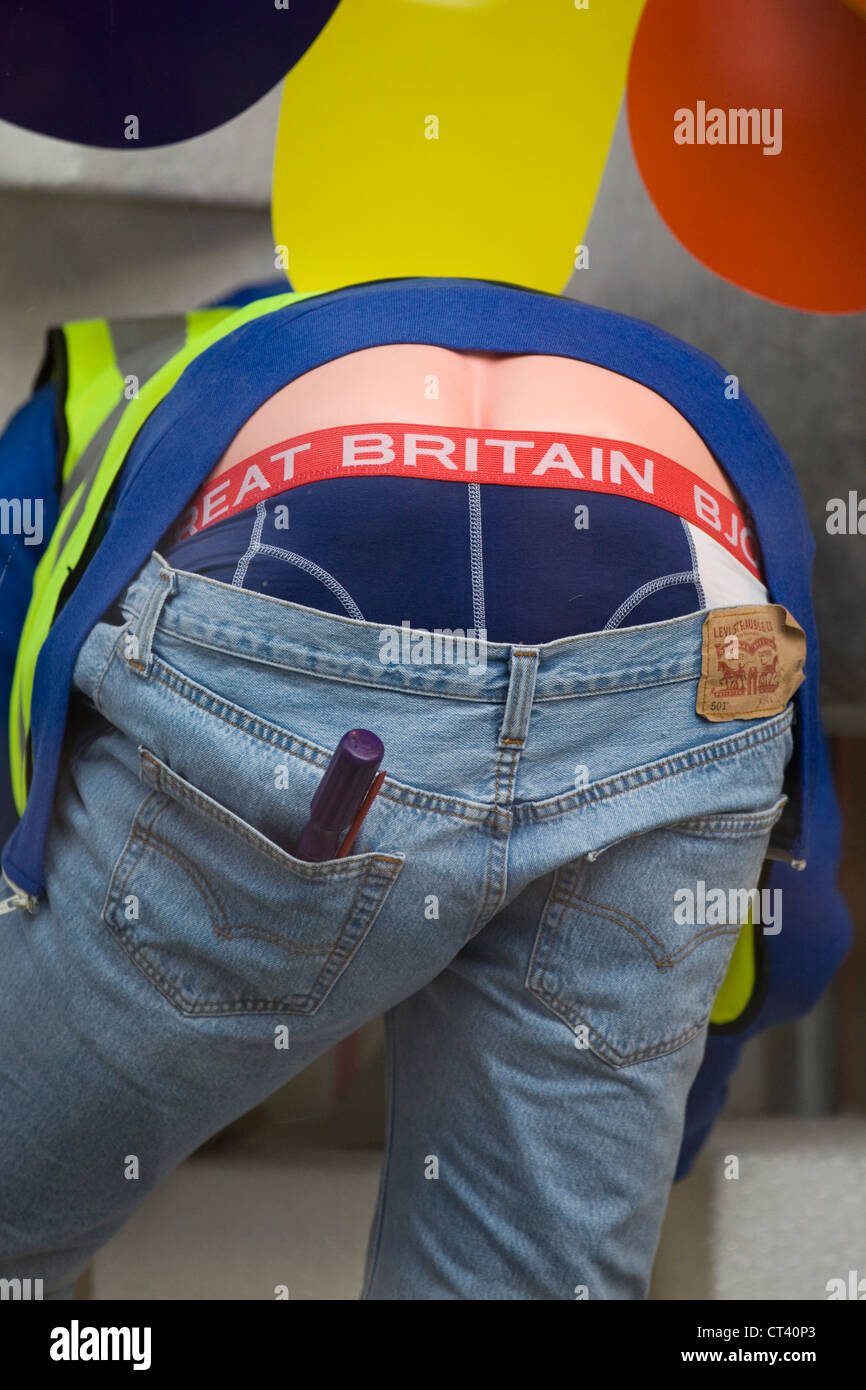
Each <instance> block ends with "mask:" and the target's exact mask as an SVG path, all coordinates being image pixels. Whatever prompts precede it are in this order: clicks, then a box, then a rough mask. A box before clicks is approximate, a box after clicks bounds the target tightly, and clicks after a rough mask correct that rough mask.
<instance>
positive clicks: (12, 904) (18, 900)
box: [0, 872, 39, 917]
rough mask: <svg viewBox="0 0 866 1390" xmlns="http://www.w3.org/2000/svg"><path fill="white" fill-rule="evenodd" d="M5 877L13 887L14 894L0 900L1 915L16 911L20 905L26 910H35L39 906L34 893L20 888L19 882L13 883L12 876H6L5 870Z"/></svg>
mask: <svg viewBox="0 0 866 1390" xmlns="http://www.w3.org/2000/svg"><path fill="white" fill-rule="evenodd" d="M3 878H4V880H5V882H6V883H7V884H8V886H9V887H10V888H11V889H12V895H11V897H8V898H3V900H2V901H0V917H2V915H3V913H4V912H14V911H15V909H16V908H19V907H20V908H23V909H24V911H25V912H30V913H33V912H35V911H36V909H37V907H38V906H39V901H38V899H37V898H34V897H33V894H32V893H25V892H24V889H23V888H19V887H18V885H17V883H13V882H12V880H11V879H10V878H7V877H6V874H5V872H4V873H3Z"/></svg>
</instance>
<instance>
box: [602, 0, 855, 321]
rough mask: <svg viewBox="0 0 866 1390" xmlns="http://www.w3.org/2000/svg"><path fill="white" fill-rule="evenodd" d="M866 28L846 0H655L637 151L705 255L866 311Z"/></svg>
mask: <svg viewBox="0 0 866 1390" xmlns="http://www.w3.org/2000/svg"><path fill="white" fill-rule="evenodd" d="M864 90H866V25H864V23H863V21H862V19H860V18H859V17H858V15H857V14H856V13H855V12H854V11H853V10H852V9H850V8H848V7H847V6H846V5H845V4H843V3H842V0H726V3H725V4H724V5H719V4H713V3H710V0H699V3H696V2H695V0H647V5H646V8H645V10H644V12H643V15H642V17H641V21H640V25H639V26H638V31H637V35H636V37H635V43H634V47H633V49H632V56H631V64H630V69H629V77H628V86H627V105H628V119H629V127H630V130H631V138H632V144H633V147H634V152H635V159H636V161H637V165H638V168H639V170H640V173H641V177H642V178H643V181H644V183H645V185H646V187H647V191H648V192H649V195H650V197H651V198H652V200H653V202H654V204H655V206H656V208H657V210H658V212H659V214H660V216H661V217H662V218H663V219H664V221H665V222H666V223H667V225H668V227H669V228H670V230H671V231H672V232H673V234H674V236H676V237H677V238H678V240H679V241H681V242H682V243H683V245H684V246H685V247H686V248H687V249H688V250H689V251H690V252H691V253H692V255H693V256H695V257H697V259H698V260H699V261H701V262H703V264H704V265H706V266H708V267H709V269H710V270H713V271H715V273H716V274H717V275H721V276H723V277H724V278H725V279H726V280H730V281H732V282H733V283H734V284H735V285H739V286H740V287H741V288H743V289H746V290H750V291H751V292H752V293H753V294H757V295H761V296H762V297H763V298H765V299H770V300H773V301H775V302H776V303H778V304H785V305H788V306H790V307H792V308H796V309H806V310H810V311H812V312H814V313H827V314H840V313H851V312H854V311H856V310H862V309H864V308H866V256H864V254H863V239H864V227H866V149H864V141H866V119H864V113H866V101H864Z"/></svg>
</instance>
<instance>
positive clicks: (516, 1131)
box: [0, 552, 792, 1300]
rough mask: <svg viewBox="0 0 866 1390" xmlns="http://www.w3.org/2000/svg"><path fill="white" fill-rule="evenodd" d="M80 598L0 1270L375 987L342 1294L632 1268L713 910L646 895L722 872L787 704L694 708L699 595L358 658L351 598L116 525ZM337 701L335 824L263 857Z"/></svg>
mask: <svg viewBox="0 0 866 1390" xmlns="http://www.w3.org/2000/svg"><path fill="white" fill-rule="evenodd" d="M112 615H113V620H111V619H110V618H109V617H108V616H107V615H104V619H103V621H102V622H100V623H98V624H97V625H96V627H95V628H94V629H93V630H92V632H91V633H90V635H89V637H88V638H87V640H86V642H85V643H84V645H83V647H82V649H81V651H80V654H79V657H78V661H77V665H76V669H75V686H76V691H77V694H76V700H77V702H78V705H79V707H80V709H81V710H83V711H84V712H85V716H86V719H87V720H88V721H89V722H88V723H87V726H86V729H85V732H84V734H83V735H82V734H80V733H79V734H78V736H77V737H76V738H74V739H73V738H70V739H69V743H68V747H67V753H66V756H65V758H64V764H63V769H62V773H61V779H60V783H59V786H58V791H57V796H56V800H55V807H54V813H53V819H52V824H51V828H50V833H49V840H48V847H47V860H46V870H47V893H46V896H45V898H43V899H42V901H41V902H40V904H39V906H38V908H37V910H36V912H35V913H34V914H33V915H29V914H28V913H26V912H23V911H16V912H13V913H11V914H9V915H8V916H6V917H5V918H4V919H3V924H2V928H0V958H2V971H0V1005H2V1026H0V1111H2V1126H0V1276H3V1277H7V1278H12V1277H20V1278H27V1277H30V1278H42V1279H43V1280H44V1289H45V1296H46V1297H53V1298H64V1297H68V1296H69V1295H70V1293H71V1290H72V1287H73V1284H74V1281H75V1278H76V1277H77V1275H78V1274H79V1272H80V1271H81V1270H82V1269H83V1268H84V1266H85V1265H86V1263H87V1261H88V1260H89V1258H90V1257H91V1256H92V1255H93V1253H94V1252H95V1251H96V1250H97V1249H98V1248H99V1247H100V1246H101V1245H102V1244H103V1243H105V1242H106V1241H107V1240H108V1239H109V1238H110V1237H111V1236H112V1235H113V1233H114V1232H115V1231H116V1230H117V1229H118V1227H119V1226H120V1225H121V1224H122V1223H123V1222H124V1220H125V1219H126V1218H127V1217H128V1216H129V1215H130V1214H131V1212H132V1211H133V1210H134V1209H135V1207H136V1206H137V1205H138V1204H139V1203H140V1202H141V1200H142V1199H143V1197H144V1196H145V1194H146V1193H148V1192H149V1191H151V1190H152V1189H153V1188H154V1187H155V1186H156V1185H157V1184H159V1183H160V1181H161V1180H162V1179H164V1178H165V1177H166V1175H167V1174H168V1173H170V1172H171V1171H172V1169H174V1168H175V1167H176V1166H177V1165H178V1164H179V1163H180V1162H181V1161H182V1160H183V1159H184V1157H185V1156H186V1155H188V1154H189V1153H190V1152H191V1151H193V1150H194V1149H195V1148H197V1147H198V1146H199V1145H200V1144H201V1143H203V1141H204V1140H205V1139H207V1138H208V1137H209V1136H210V1135H212V1134H214V1133H215V1132H216V1131H218V1130H219V1129H221V1128H222V1127H224V1126H225V1125H226V1124H227V1123H229V1122H230V1121H231V1120H233V1119H234V1118H236V1117H237V1116H239V1115H240V1114H242V1113H243V1112H245V1111H246V1110H248V1109H250V1108H251V1107H253V1106H255V1105H256V1104H257V1103H259V1102H261V1101H262V1100H263V1099H264V1098H265V1097H267V1096H268V1095H269V1094H271V1093H272V1092H273V1091H274V1090H275V1089H276V1088H277V1087H279V1086H281V1085H282V1084H283V1083H285V1082H286V1081H287V1080H288V1079H289V1078H290V1077H291V1076H293V1075H294V1074H296V1073H297V1072H299V1071H300V1070H302V1069H303V1068H304V1067H305V1066H307V1065H308V1064H309V1063H310V1062H311V1061H312V1060H313V1059H314V1058H316V1057H317V1056H318V1055H320V1054H321V1053H322V1052H323V1051H325V1050H326V1049H328V1048H330V1047H332V1046H333V1045H334V1044H335V1043H337V1042H338V1041H339V1040H340V1039H341V1038H344V1037H345V1036H346V1035H347V1034H349V1033H351V1032H352V1031H354V1030H355V1029H356V1028H358V1027H359V1026H360V1025H361V1024H363V1023H364V1022H365V1021H367V1020H369V1019H372V1018H374V1017H376V1016H377V1015H379V1014H383V1013H384V1015H385V1022H386V1040H387V1084H388V1116H389V1118H388V1134H387V1145H386V1151H385V1159H384V1164H383V1170H382V1180H381V1187H380V1194H379V1201H378V1206H377V1210H376V1214H375V1218H374V1222H373V1229H372V1233H371V1237H370V1244H369V1251H368V1260H367V1274H366V1281H365V1287H364V1290H363V1293H362V1297H364V1298H367V1299H475V1300H493V1299H573V1298H575V1297H580V1296H583V1295H584V1293H585V1296H588V1297H589V1298H590V1299H636V1298H642V1297H644V1296H645V1294H646V1290H647V1285H648V1280H649V1274H650V1270H651V1266H652V1261H653V1257H654V1253H655V1249H656V1244H657V1241H658V1236H659V1230H660V1226H661V1221H662V1217H663V1214H664V1209H665V1205H666V1202H667V1198H668V1193H669V1188H670V1184H671V1181H672V1177H673V1173H674V1168H675V1162H676V1158H677V1154H678V1150H679V1144H680V1138H681V1133H682V1125H683V1113H684V1107H685V1101H686V1096H687V1094H688V1091H689V1088H690V1086H691V1083H692V1080H693V1078H694V1076H695V1073H696V1071H697V1069H698V1066H699V1064H700V1061H701V1057H702V1054H703V1049H704V1044H705V1038H706V1028H707V1023H708V1019H709V1015H710V1012H711V1009H712V1005H713V1002H714V998H715V995H716V993H717V991H718V988H719V985H720V983H721V981H722V979H723V977H724V974H725V971H726V968H727V965H728V962H729V959H730V957H731V954H732V951H733V948H734V944H735V942H736V938H737V934H738V931H739V919H737V920H727V919H726V920H724V921H723V922H721V923H719V922H718V921H716V920H713V921H702V920H699V914H697V915H696V914H691V916H692V920H691V921H688V920H682V919H683V918H684V917H687V916H688V915H689V914H687V913H684V912H683V911H679V912H678V911H677V902H682V901H683V893H684V892H685V893H687V892H688V891H689V890H691V891H692V892H696V891H697V890H698V885H699V884H704V885H706V889H707V891H709V889H710V888H722V889H723V890H725V891H728V890H730V889H736V890H750V889H752V888H754V887H755V886H756V885H757V883H758V878H759V873H760V870H761V865H762V862H763V859H764V857H765V853H766V850H767V847H768V843H769V839H770V834H771V830H772V827H773V825H774V824H775V822H776V820H777V819H778V817H779V815H780V814H781V811H782V808H783V805H784V801H785V797H784V796H783V794H782V784H783V775H784V770H785V766H786V764H787V762H788V759H789V757H790V755H791V748H792V735H791V729H790V725H791V719H792V706H791V705H790V704H789V705H788V707H787V708H786V709H785V710H784V711H783V712H782V713H781V714H778V715H775V716H774V717H771V718H760V719H754V720H739V721H732V722H730V723H709V722H708V721H706V720H705V719H703V718H702V717H701V716H699V715H698V714H697V713H696V710H695V698H696V690H697V682H698V677H699V675H700V664H701V627H702V623H703V620H704V618H705V617H706V613H705V612H704V613H697V614H692V615H689V616H687V617H680V618H676V619H672V620H670V621H666V622H660V623H655V624H650V625H646V626H642V627H633V628H621V629H614V630H611V631H604V632H597V633H589V634H584V635H581V636H576V637H571V638H567V639H563V640H560V641H556V642H551V643H548V644H545V645H542V646H523V645H520V644H513V645H496V644H490V645H488V646H487V647H486V648H485V651H484V656H485V659H484V661H483V662H477V663H476V664H474V665H472V664H469V663H468V662H463V663H462V664H458V663H456V662H455V663H452V664H447V661H443V662H442V663H441V664H435V663H434V662H430V661H426V662H424V663H421V664H413V663H412V661H411V660H410V661H409V662H401V661H396V662H395V661H390V662H388V661H383V660H382V659H381V656H382V647H381V641H380V638H381V629H380V628H379V627H377V626H376V625H375V624H372V623H367V622H362V621H357V620H354V619H351V618H343V617H338V616H333V615H328V614H323V613H320V612H318V611H315V610H311V609H307V608H303V607H301V606H299V605H295V604H292V603H287V602H284V601H281V600H277V599H272V598H270V597H268V596H267V595H264V594H261V593H253V592H249V591H246V590H242V589H237V588H233V587H231V586H229V585H226V584H222V583H219V582H216V581H214V580H209V579H207V578H204V577H202V576H200V575H192V574H188V573H186V572H184V571H179V570H174V569H172V568H171V567H170V566H168V565H167V564H166V563H165V562H164V560H163V559H162V557H161V556H159V555H158V554H157V553H156V552H154V554H153V555H152V556H151V558H150V560H149V561H148V563H147V564H146V565H145V566H144V567H143V569H142V570H141V572H140V574H139V575H138V576H137V577H136V579H135V580H134V581H133V582H132V583H131V584H130V585H129V587H128V588H127V590H126V591H125V593H124V594H123V596H122V598H121V600H120V603H119V609H115V610H112ZM357 726H360V727H364V728H368V729H372V730H373V731H374V732H375V733H377V734H378V735H379V736H380V737H381V738H382V740H383V742H384V744H385V749H386V755H385V764H384V766H385V767H386V769H387V773H388V776H387V779H386V781H385V783H384V785H383V787H382V790H381V792H380V794H379V796H378V797H377V798H376V800H375V801H374V802H373V805H372V808H371V810H370V813H369V815H368V817H367V819H366V821H365V822H364V824H363V826H362V829H361V832H360V835H359V837H358V840H357V841H356V843H355V846H354V850H353V852H352V853H351V854H350V855H348V856H347V857H345V858H343V859H334V860H330V861H326V862H324V863H317V864H310V863H306V862H303V861H301V860H298V859H296V858H295V857H294V856H293V854H292V852H291V847H292V845H293V844H294V841H295V837H296V836H297V834H298V832H299V830H300V828H301V826H302V824H303V823H304V821H305V820H306V818H307V812H308V809H309V804H310V799H311V797H312V794H313V792H314V791H315V788H316V786H317V784H318V782H319V780H320V778H321V776H322V772H323V770H324V768H325V767H326V765H327V761H328V758H329V756H330V754H331V752H332V751H333V749H334V748H335V747H336V745H337V743H338V741H339V739H340V737H341V736H342V734H343V733H345V732H346V730H348V729H350V728H353V727H357ZM285 1028H287V1029H288V1040H289V1046H288V1047H287V1048H286V1047H285V1046H276V1045H275V1040H276V1037H277V1034H278V1032H279V1031H280V1030H283V1032H284V1030H285ZM284 1035H285V1034H284ZM130 1154H135V1155H136V1156H137V1157H138V1161H139V1175H140V1176H139V1180H138V1181H136V1182H130V1181H128V1180H127V1179H126V1177H125V1171H124V1164H125V1159H126V1156H128V1155H130ZM432 1158H435V1159H436V1160H437V1163H436V1164H435V1165H431V1159H432ZM437 1170H438V1175H437V1176H434V1177H431V1173H434V1172H437ZM287 1261H288V1265H289V1268H290V1264H291V1252H290V1251H288V1252H287Z"/></svg>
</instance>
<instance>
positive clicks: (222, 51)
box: [0, 0, 339, 149]
mask: <svg viewBox="0 0 866 1390" xmlns="http://www.w3.org/2000/svg"><path fill="white" fill-rule="evenodd" d="M338 3H339V0H291V4H288V5H287V3H286V0H258V3H256V4H252V3H251V2H250V0H40V2H39V4H14V5H13V4H6V5H4V6H3V13H2V14H0V117H2V118H3V119H4V120H7V121H11V122H12V124H13V125H18V126H23V127H24V128H25V129H26V130H35V131H38V132H39V133H40V134H42V135H53V136H56V137H58V138H59V139H61V140H74V141H75V142H76V143H78V144H81V145H96V146H99V147H101V148H103V149H147V148H152V147H153V146H154V145H171V144H174V143H175V142H176V141H178V140H188V139H190V137H192V136H194V135H203V134H204V132H205V131H208V130H213V129H214V127H215V126H218V125H222V124H223V122H224V121H228V120H231V118H232V117H233V116H237V115H239V114H240V112H241V111H245V110H246V109H247V107H248V106H252V105H253V103H254V102H256V101H258V100H259V98H260V97H262V96H264V94H265V92H268V91H270V89H271V88H272V87H274V86H275V85H276V83H277V82H279V81H280V80H281V78H283V77H284V76H285V74H286V73H287V72H289V70H290V69H291V68H292V67H293V66H294V65H295V63H296V62H297V61H298V59H299V58H301V57H302V56H303V54H304V53H305V52H306V50H307V49H308V48H309V46H310V44H311V43H312V42H313V40H314V39H315V38H316V37H317V35H318V34H319V32H320V31H321V29H322V28H323V27H324V25H325V24H326V23H327V21H328V20H329V19H330V17H331V15H332V14H333V13H334V10H335V9H336V8H337V4H338Z"/></svg>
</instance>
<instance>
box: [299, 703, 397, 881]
mask: <svg viewBox="0 0 866 1390" xmlns="http://www.w3.org/2000/svg"><path fill="white" fill-rule="evenodd" d="M384 756H385V747H384V744H383V743H382V740H381V739H380V738H377V737H376V735H375V734H371V733H370V730H369V729H350V730H349V732H348V733H346V734H343V737H342V738H341V739H340V742H339V743H338V744H337V748H336V750H335V752H334V755H333V757H332V758H331V761H330V762H329V763H328V766H327V768H326V769H325V775H324V777H323V778H322V780H321V782H320V783H319V785H318V787H317V788H316V790H315V792H314V794H313V799H312V801H311V802H310V819H309V820H308V821H307V823H306V825H305V826H304V828H303V830H302V831H301V833H300V836H299V837H298V843H297V845H296V847H295V850H294V855H295V858H296V859H308V860H310V861H312V862H316V861H317V860H321V859H335V858H336V857H337V851H338V849H339V846H340V840H341V839H342V837H343V835H344V834H345V832H346V831H347V830H348V828H349V826H350V825H351V824H352V821H353V820H354V818H355V816H356V814H357V812H358V810H359V809H360V806H361V803H362V802H363V800H364V797H365V796H366V795H367V792H368V791H369V789H370V785H371V783H372V781H373V778H374V777H375V775H376V772H377V771H378V768H379V764H380V763H381V761H382V759H383V757H384Z"/></svg>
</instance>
